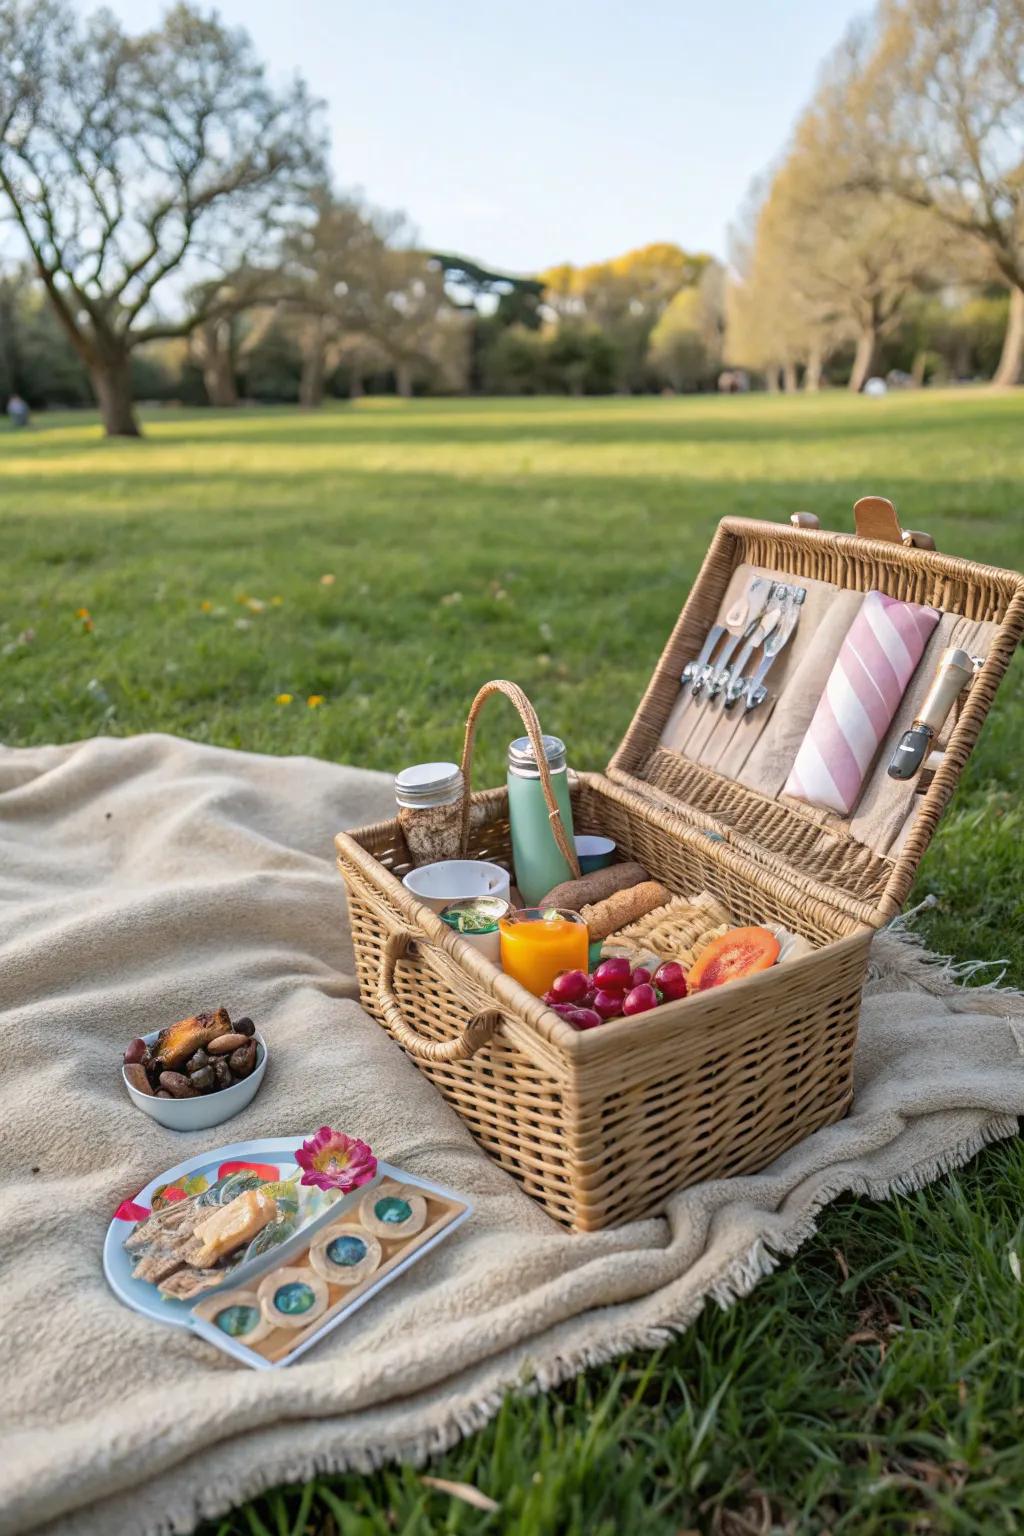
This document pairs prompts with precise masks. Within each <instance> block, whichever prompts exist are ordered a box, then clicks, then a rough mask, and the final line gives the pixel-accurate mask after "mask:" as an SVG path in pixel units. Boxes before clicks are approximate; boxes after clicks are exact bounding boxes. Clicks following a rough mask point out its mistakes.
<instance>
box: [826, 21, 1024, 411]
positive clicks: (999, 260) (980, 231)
mask: <svg viewBox="0 0 1024 1536" xmlns="http://www.w3.org/2000/svg"><path fill="white" fill-rule="evenodd" d="M834 112H835V133H834V141H838V140H839V138H840V136H841V137H842V138H843V140H844V142H846V144H847V153H848V158H850V160H851V163H850V165H849V169H848V171H847V177H848V180H849V181H850V182H851V183H854V184H857V185H859V186H861V187H864V188H866V189H867V191H868V192H875V193H878V192H883V193H886V194H888V195H890V196H891V197H894V198H897V199H899V200H901V201H902V202H903V203H904V204H905V205H906V206H908V207H910V208H912V209H924V210H926V211H927V212H928V213H931V214H933V215H934V216H935V217H936V218H937V219H939V220H940V221H941V222H942V223H943V224H944V225H945V227H946V230H947V232H951V233H952V234H953V235H954V236H956V237H960V238H967V239H969V240H970V241H972V242H973V243H974V244H975V245H976V246H978V247H979V248H980V249H982V250H983V251H984V252H985V253H986V254H987V256H988V258H989V261H990V263H991V266H992V271H993V275H995V274H998V275H999V277H1000V278H1001V279H1002V281H1003V282H1004V283H1005V284H1006V285H1007V287H1008V288H1009V290H1010V296H1011V297H1010V306H1009V318H1008V325H1007V331H1006V338H1005V344H1004V347H1003V352H1002V357H1001V359H1000V363H999V366H998V369H997V371H996V382H998V383H1003V384H1011V383H1015V382H1016V381H1017V380H1018V379H1019V378H1020V374H1021V366H1022V360H1024V0H883V3H882V5H881V6H880V9H879V12H878V17H877V24H876V28H875V32H874V38H873V47H872V49H871V52H870V56H869V57H868V59H867V60H866V62H865V65H864V67H863V69H861V70H860V71H858V72H857V73H856V74H855V75H854V76H853V77H852V78H851V80H850V81H849V83H848V87H847V89H846V90H844V92H843V93H842V96H841V98H839V99H838V100H837V101H836V102H835V104H834Z"/></svg>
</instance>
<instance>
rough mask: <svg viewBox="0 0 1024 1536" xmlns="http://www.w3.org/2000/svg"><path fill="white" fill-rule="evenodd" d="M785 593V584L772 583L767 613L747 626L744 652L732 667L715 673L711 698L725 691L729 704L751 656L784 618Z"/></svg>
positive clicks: (709, 692) (744, 634)
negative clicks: (732, 692) (735, 685)
mask: <svg viewBox="0 0 1024 1536" xmlns="http://www.w3.org/2000/svg"><path fill="white" fill-rule="evenodd" d="M784 592H785V584H784V583H783V582H772V585H771V592H770V594H769V602H768V607H767V612H766V613H765V614H764V615H763V617H761V618H760V619H756V620H755V621H754V622H753V623H752V624H748V625H747V628H746V630H745V631H744V633H743V637H742V638H743V640H744V646H743V649H742V651H740V654H739V656H738V657H737V658H736V660H735V661H734V662H733V664H732V666H731V667H728V668H726V667H721V668H719V670H718V671H717V672H716V673H715V675H714V677H713V679H712V681H711V686H710V688H709V690H708V697H709V698H711V699H713V698H715V697H716V696H717V695H718V694H719V693H721V692H722V691H723V689H724V690H725V698H724V700H723V703H728V702H729V693H730V690H731V689H732V688H733V685H734V684H735V682H736V680H737V678H738V677H739V676H740V674H741V673H742V671H743V668H744V667H745V666H746V664H747V662H748V661H749V660H750V658H751V656H753V654H754V652H755V651H756V650H757V648H758V646H759V645H763V643H764V640H765V637H766V636H767V635H769V634H770V633H771V631H772V630H773V629H774V628H775V626H776V624H777V623H778V622H779V619H780V618H781V616H782V599H783V595H784Z"/></svg>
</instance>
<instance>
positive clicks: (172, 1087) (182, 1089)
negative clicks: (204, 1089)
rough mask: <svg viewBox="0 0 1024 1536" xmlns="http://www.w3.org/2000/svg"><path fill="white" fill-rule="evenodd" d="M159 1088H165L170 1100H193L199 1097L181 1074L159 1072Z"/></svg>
mask: <svg viewBox="0 0 1024 1536" xmlns="http://www.w3.org/2000/svg"><path fill="white" fill-rule="evenodd" d="M160 1087H161V1088H166V1089H167V1092H168V1093H169V1094H170V1096H171V1098H172V1099H195V1098H198V1097H199V1095H198V1094H197V1093H196V1090H195V1089H194V1088H193V1087H192V1084H191V1083H190V1082H189V1080H188V1078H187V1077H185V1076H184V1074H183V1073H181V1072H161V1073H160Z"/></svg>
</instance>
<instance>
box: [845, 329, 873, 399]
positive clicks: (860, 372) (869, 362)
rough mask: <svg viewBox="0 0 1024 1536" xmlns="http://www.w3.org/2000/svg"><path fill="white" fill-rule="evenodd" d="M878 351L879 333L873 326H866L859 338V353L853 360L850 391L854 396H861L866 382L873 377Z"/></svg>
mask: <svg viewBox="0 0 1024 1536" xmlns="http://www.w3.org/2000/svg"><path fill="white" fill-rule="evenodd" d="M877 349H878V331H877V330H876V328H875V327H874V326H873V325H868V326H865V327H864V329H863V330H862V331H861V333H860V335H859V336H858V338H857V351H856V353H855V354H854V359H853V372H852V373H851V374H850V389H851V390H852V391H853V393H854V394H859V393H860V391H861V390H862V389H863V388H864V385H865V383H866V381H867V380H868V379H869V378H870V377H871V370H872V368H873V366H874V362H875V352H876V351H877Z"/></svg>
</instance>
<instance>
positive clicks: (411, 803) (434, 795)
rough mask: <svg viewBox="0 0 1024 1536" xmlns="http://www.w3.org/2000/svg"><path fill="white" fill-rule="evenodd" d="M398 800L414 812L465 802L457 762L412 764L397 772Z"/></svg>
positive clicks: (396, 792) (396, 787) (396, 788)
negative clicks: (432, 806) (428, 807)
mask: <svg viewBox="0 0 1024 1536" xmlns="http://www.w3.org/2000/svg"><path fill="white" fill-rule="evenodd" d="M395 799H396V800H397V801H398V804H399V805H404V806H408V807H409V808H410V809H413V810H415V809H419V808H421V807H423V806H428V805H453V804H454V803H455V801H456V800H461V799H462V770H461V768H460V767H459V765H458V763H413V765H412V767H411V768H403V769H402V771H401V773H396V775H395Z"/></svg>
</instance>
